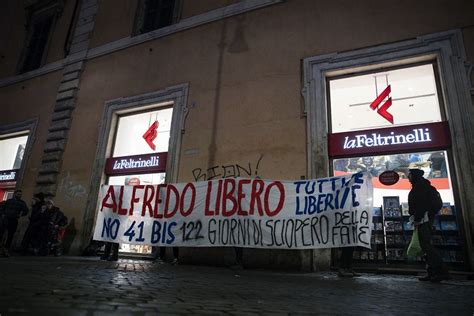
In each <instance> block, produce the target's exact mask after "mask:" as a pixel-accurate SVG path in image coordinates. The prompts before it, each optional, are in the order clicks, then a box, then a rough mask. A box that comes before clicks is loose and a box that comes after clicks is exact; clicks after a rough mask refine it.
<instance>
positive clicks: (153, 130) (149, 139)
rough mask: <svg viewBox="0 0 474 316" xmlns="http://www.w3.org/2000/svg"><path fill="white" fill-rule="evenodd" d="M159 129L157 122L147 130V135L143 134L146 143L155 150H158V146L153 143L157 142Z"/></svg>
mask: <svg viewBox="0 0 474 316" xmlns="http://www.w3.org/2000/svg"><path fill="white" fill-rule="evenodd" d="M157 129H158V121H155V122H154V123H153V124H151V126H150V127H149V128H148V129H147V131H146V132H145V134H143V138H144V139H145V141H146V143H147V144H148V146H150V148H151V149H153V150H155V149H156V146H155V144H154V143H153V141H154V140H155V138H156V136H157V135H158V132H157Z"/></svg>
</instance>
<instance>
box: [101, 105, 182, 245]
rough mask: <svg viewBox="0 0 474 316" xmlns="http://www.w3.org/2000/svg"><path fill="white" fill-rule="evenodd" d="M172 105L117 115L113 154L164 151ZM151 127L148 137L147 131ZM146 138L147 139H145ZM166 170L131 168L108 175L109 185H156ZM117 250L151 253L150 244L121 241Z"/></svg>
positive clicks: (166, 148) (124, 155)
mask: <svg viewBox="0 0 474 316" xmlns="http://www.w3.org/2000/svg"><path fill="white" fill-rule="evenodd" d="M172 115H173V108H172V107H168V108H160V109H158V110H152V111H148V112H144V113H138V114H127V115H124V116H120V117H119V118H118V123H117V129H116V132H115V137H114V146H113V151H112V157H111V158H114V157H128V156H134V155H143V154H152V153H165V152H167V151H168V146H169V139H170V131H171V119H172ZM150 128H151V135H153V136H152V137H151V138H149V137H147V136H146V135H147V132H148V131H149V130H150ZM147 140H148V141H147ZM165 179H166V173H164V172H158V173H140V174H134V173H133V172H131V173H130V174H126V175H117V176H109V177H108V178H107V182H106V184H109V185H157V184H161V183H164V182H165ZM119 251H120V252H122V253H137V254H151V251H152V247H151V246H148V245H130V244H120V249H119Z"/></svg>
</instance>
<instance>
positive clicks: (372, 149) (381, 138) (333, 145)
mask: <svg viewBox="0 0 474 316" xmlns="http://www.w3.org/2000/svg"><path fill="white" fill-rule="evenodd" d="M450 146H451V138H450V133H449V126H448V123H447V122H437V123H429V124H423V125H409V126H398V127H390V128H382V129H373V130H364V131H355V132H345V133H335V134H329V135H328V152H329V156H330V157H334V158H337V157H353V156H361V155H377V154H390V153H399V152H407V151H413V150H430V149H433V150H435V149H445V148H448V147H450Z"/></svg>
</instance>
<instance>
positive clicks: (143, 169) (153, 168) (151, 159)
mask: <svg viewBox="0 0 474 316" xmlns="http://www.w3.org/2000/svg"><path fill="white" fill-rule="evenodd" d="M167 157H168V153H167V152H164V153H156V154H146V155H135V156H123V157H113V158H108V159H107V161H106V163H105V174H106V175H109V176H116V175H127V174H145V173H157V172H165V171H166V160H167Z"/></svg>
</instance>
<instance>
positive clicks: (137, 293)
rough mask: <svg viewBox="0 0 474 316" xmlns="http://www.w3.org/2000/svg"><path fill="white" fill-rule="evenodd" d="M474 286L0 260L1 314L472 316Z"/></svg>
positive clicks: (87, 261)
mask: <svg viewBox="0 0 474 316" xmlns="http://www.w3.org/2000/svg"><path fill="white" fill-rule="evenodd" d="M473 298H474V281H466V280H453V281H449V282H445V283H442V284H432V283H429V282H419V281H418V280H417V279H416V278H415V277H412V276H394V275H373V274H364V275H363V276H362V277H360V278H354V279H339V278H338V277H337V276H336V274H335V273H331V272H326V273H285V272H274V271H255V270H232V269H229V268H217V267H202V266H190V265H178V266H172V265H170V264H162V265H156V264H152V263H151V262H147V261H139V260H121V261H119V262H118V263H110V262H102V261H98V260H97V259H96V258H93V259H91V258H83V257H60V258H53V257H10V258H0V314H1V315H2V316H4V315H26V314H32V315H121V314H123V315H128V314H132V312H133V315H156V314H158V313H159V314H160V315H167V314H183V315H184V314H190V315H195V314H206V315H214V314H217V315H219V314H229V315H257V314H266V315H286V314H296V315H300V314H351V315H354V314H363V315H375V314H377V315H403V314H410V315H412V314H415V315H434V314H436V315H456V316H457V315H472V314H473V313H474V299H473Z"/></svg>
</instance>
